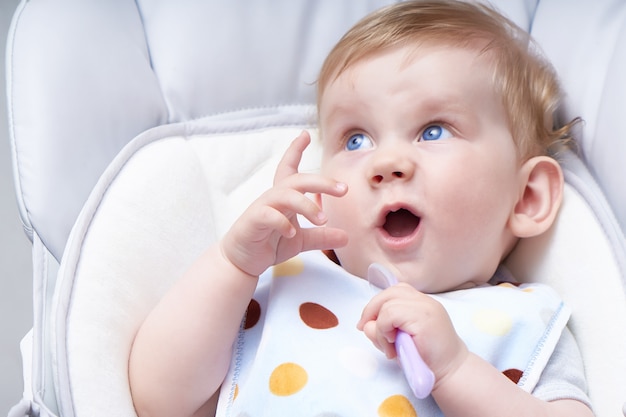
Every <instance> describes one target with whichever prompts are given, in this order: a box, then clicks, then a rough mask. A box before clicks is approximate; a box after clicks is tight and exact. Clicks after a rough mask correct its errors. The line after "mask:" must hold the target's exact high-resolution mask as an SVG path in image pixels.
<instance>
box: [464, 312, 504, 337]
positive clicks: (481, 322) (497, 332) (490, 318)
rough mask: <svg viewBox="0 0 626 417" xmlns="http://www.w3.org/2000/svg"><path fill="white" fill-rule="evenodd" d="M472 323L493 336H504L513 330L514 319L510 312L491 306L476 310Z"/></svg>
mask: <svg viewBox="0 0 626 417" xmlns="http://www.w3.org/2000/svg"><path fill="white" fill-rule="evenodd" d="M472 323H474V326H476V327H477V328H478V329H479V330H480V331H482V332H484V333H487V334H490V335H493V336H504V335H506V334H507V333H508V332H510V331H511V327H512V326H513V321H512V320H511V317H509V315H508V314H506V313H505V312H503V311H500V310H495V309H489V308H484V309H480V310H478V311H476V312H475V313H474V314H473V316H472Z"/></svg>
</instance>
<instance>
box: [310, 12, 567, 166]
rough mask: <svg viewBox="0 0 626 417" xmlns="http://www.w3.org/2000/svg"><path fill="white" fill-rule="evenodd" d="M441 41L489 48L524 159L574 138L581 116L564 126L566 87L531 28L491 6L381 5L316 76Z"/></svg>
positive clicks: (321, 85) (322, 79) (332, 75)
mask: <svg viewBox="0 0 626 417" xmlns="http://www.w3.org/2000/svg"><path fill="white" fill-rule="evenodd" d="M425 43H428V44H431V45H432V44H437V45H439V44H441V45H446V46H451V47H461V48H473V49H476V50H477V52H478V53H480V54H488V56H489V59H490V62H491V64H492V66H493V84H494V87H495V88H496V92H497V93H499V94H500V95H501V96H502V100H503V104H504V107H505V110H506V114H507V117H508V119H509V120H508V122H509V127H510V129H511V132H512V134H513V138H514V140H515V143H516V145H517V148H518V152H519V154H520V158H521V159H526V158H529V157H531V156H535V155H545V154H548V153H549V151H550V149H551V147H552V146H553V145H555V144H556V143H562V142H565V141H568V140H569V138H570V130H571V128H572V126H573V125H574V124H575V123H576V122H577V120H576V119H575V120H573V121H572V122H570V123H568V124H566V125H565V126H562V127H559V126H558V125H557V117H556V111H557V108H558V106H559V103H560V100H561V89H560V86H559V83H558V79H557V76H556V73H555V71H554V69H553V68H552V66H551V65H550V64H549V63H548V62H547V61H546V60H545V59H544V58H542V57H541V56H540V54H539V53H538V51H537V47H536V45H535V44H534V43H533V42H532V40H531V38H530V35H529V34H528V33H527V32H525V31H524V30H522V29H520V28H519V27H518V26H516V25H515V24H514V23H513V22H511V21H510V20H508V19H506V18H505V17H503V16H502V15H500V14H499V13H497V12H496V11H494V10H493V9H491V8H489V7H487V6H484V5H481V4H478V3H469V2H461V1H453V0H417V1H407V2H402V3H398V4H394V5H392V6H387V7H385V8H382V9H380V10H378V11H376V12H374V13H372V14H370V15H368V16H366V17H365V18H364V19H362V20H361V21H360V22H358V23H357V24H356V25H355V26H354V27H353V28H352V29H350V30H349V31H348V32H347V33H346V34H345V35H344V36H343V38H341V40H340V41H339V42H338V43H337V45H336V46H335V47H334V48H333V50H332V51H331V52H330V54H329V55H328V56H327V58H326V60H325V61H324V64H323V66H322V69H321V71H320V75H319V78H318V87H317V93H318V94H317V97H318V108H319V105H320V100H321V97H322V95H323V93H324V90H325V89H326V87H327V86H328V84H329V83H331V82H332V81H333V80H334V79H336V78H337V77H338V76H339V75H341V74H342V73H343V72H344V71H345V70H346V69H347V68H349V67H350V66H351V65H353V64H355V63H356V62H358V61H360V60H362V59H364V58H367V57H370V56H372V55H374V54H376V53H380V52H383V51H386V50H389V49H392V48H396V47H406V46H409V47H412V46H414V47H417V46H419V45H421V44H425Z"/></svg>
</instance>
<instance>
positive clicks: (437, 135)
mask: <svg viewBox="0 0 626 417" xmlns="http://www.w3.org/2000/svg"><path fill="white" fill-rule="evenodd" d="M450 137H452V133H450V131H449V130H448V129H446V128H445V127H443V126H441V125H430V126H428V127H426V129H424V131H423V132H422V137H421V139H422V140H439V139H448V138H450Z"/></svg>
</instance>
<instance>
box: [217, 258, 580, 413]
mask: <svg viewBox="0 0 626 417" xmlns="http://www.w3.org/2000/svg"><path fill="white" fill-rule="evenodd" d="M492 281H493V280H492ZM373 295H374V291H373V290H372V289H371V288H370V286H369V284H368V282H367V281H366V280H363V279H360V278H358V277H355V276H353V275H350V274H348V273H346V272H345V271H344V270H343V269H342V268H341V267H339V266H337V265H336V264H334V263H333V262H331V261H329V260H328V259H327V258H326V257H325V256H324V255H323V254H322V253H321V252H307V253H302V254H300V255H298V256H297V257H295V258H293V259H291V260H289V261H287V262H285V263H284V264H281V265H277V266H275V267H274V268H272V269H271V270H268V271H267V272H266V273H265V274H263V275H262V276H261V278H260V280H259V285H258V287H257V290H256V292H255V294H254V297H253V299H252V301H251V302H250V305H249V307H248V312H247V314H246V318H245V320H244V322H243V323H242V327H241V330H240V332H239V335H238V339H237V341H236V344H235V346H234V352H233V359H232V363H231V367H230V370H229V372H228V375H227V376H226V379H225V380H224V383H223V385H222V390H221V392H220V400H219V404H218V411H217V415H218V416H234V417H256V416H289V415H297V416H311V417H338V416H376V415H377V416H381V417H396V416H397V417H400V416H403V417H405V416H406V417H411V416H418V415H419V416H420V417H425V416H441V415H442V414H441V412H440V411H439V408H438V407H437V404H436V403H435V401H434V400H433V398H432V397H428V398H426V399H424V400H418V399H417V398H415V397H414V396H413V395H412V393H411V389H410V387H409V386H408V384H407V382H406V379H405V377H404V375H403V373H402V370H401V368H400V366H399V365H398V364H397V363H396V361H393V360H388V359H387V358H386V357H385V356H384V354H383V353H381V352H380V351H378V350H377V349H376V348H375V347H374V346H373V344H372V343H371V342H370V340H369V339H367V338H366V337H365V335H364V334H363V333H362V332H360V331H359V330H357V328H356V323H357V322H358V320H359V318H360V316H361V312H362V311H363V308H364V307H365V305H366V304H367V302H369V300H370V299H371V298H372V296H373ZM432 297H434V298H435V299H436V300H438V301H439V302H441V303H442V305H443V306H444V307H445V308H446V310H447V311H448V314H449V315H450V318H451V319H452V322H453V324H454V327H455V329H456V331H457V333H458V334H459V336H460V337H461V338H462V339H463V340H464V341H465V343H466V345H467V347H468V349H469V350H470V351H472V352H474V353H476V354H477V355H479V356H481V357H482V358H484V359H486V360H487V361H489V362H490V363H492V364H493V365H494V366H495V367H496V368H497V369H499V370H500V371H501V372H503V373H504V374H505V375H507V376H508V377H509V378H510V379H511V380H512V381H513V382H514V383H517V384H518V385H519V386H520V387H521V388H523V389H524V390H526V391H528V392H532V389H533V388H534V386H535V385H536V384H537V382H538V380H539V377H540V375H541V372H542V371H543V369H544V367H545V365H546V363H547V362H548V359H549V357H550V355H551V354H552V352H553V350H554V347H555V346H556V343H557V341H558V340H559V338H560V335H561V332H562V330H563V328H564V327H565V324H566V323H567V320H568V318H569V310H568V309H567V308H566V307H565V306H564V305H563V303H562V302H561V300H560V298H559V297H558V296H557V295H556V293H555V292H554V291H553V290H551V289H550V288H549V287H546V286H544V285H539V284H522V285H519V286H516V285H513V284H510V283H504V284H500V285H485V286H482V287H478V288H473V289H470V290H460V291H453V292H450V293H445V294H438V295H433V296H432ZM468 383H471V381H468Z"/></svg>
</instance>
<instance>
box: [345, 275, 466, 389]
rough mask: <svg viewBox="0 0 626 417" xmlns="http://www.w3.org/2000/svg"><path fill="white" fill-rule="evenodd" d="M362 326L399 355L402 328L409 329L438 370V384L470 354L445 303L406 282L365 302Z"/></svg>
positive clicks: (430, 364) (380, 346) (375, 340)
mask: <svg viewBox="0 0 626 417" xmlns="http://www.w3.org/2000/svg"><path fill="white" fill-rule="evenodd" d="M357 327H358V329H359V330H362V331H363V332H364V333H365V335H366V336H367V337H368V338H369V339H370V340H371V341H372V342H373V343H374V345H375V346H376V347H377V348H378V349H380V350H381V351H382V352H383V353H385V355H386V356H387V357H388V358H390V359H391V358H395V357H396V349H395V344H394V342H395V339H396V334H397V331H398V329H401V330H403V331H404V332H406V333H408V334H409V335H410V336H411V337H412V339H413V342H414V343H415V345H416V347H417V350H418V352H419V353H420V355H421V357H422V358H423V359H424V362H426V364H427V365H428V367H429V368H430V369H431V370H432V371H433V373H434V374H435V387H436V386H437V385H438V383H439V382H440V381H441V380H443V379H445V377H446V376H447V375H448V374H451V373H452V372H454V371H455V370H456V369H458V368H459V367H460V366H461V364H462V363H463V362H464V361H465V359H466V358H467V357H468V350H467V347H466V346H465V343H463V341H462V340H461V339H460V337H459V336H458V335H457V333H456V331H455V330H454V326H453V325H452V322H451V320H450V317H449V316H448V313H447V312H446V310H445V309H444V308H443V306H442V305H441V304H440V303H439V302H438V301H436V300H435V299H433V298H432V297H429V296H427V295H426V294H424V293H421V292H419V291H418V290H416V289H415V288H414V287H412V286H411V285H409V284H406V283H400V284H397V285H394V286H392V287H389V288H387V289H385V290H384V291H382V292H381V293H380V294H377V295H376V296H375V297H374V298H372V300H371V301H370V302H369V303H368V304H367V306H365V308H364V310H363V314H362V315H361V320H360V321H359V323H358V324H357Z"/></svg>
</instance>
